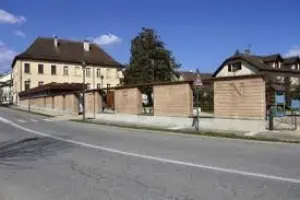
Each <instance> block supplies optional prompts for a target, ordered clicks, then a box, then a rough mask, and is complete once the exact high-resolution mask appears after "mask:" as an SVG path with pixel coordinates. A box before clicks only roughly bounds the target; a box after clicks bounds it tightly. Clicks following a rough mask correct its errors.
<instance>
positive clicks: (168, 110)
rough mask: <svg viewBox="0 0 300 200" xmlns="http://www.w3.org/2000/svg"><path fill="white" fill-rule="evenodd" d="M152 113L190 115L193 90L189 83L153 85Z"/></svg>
mask: <svg viewBox="0 0 300 200" xmlns="http://www.w3.org/2000/svg"><path fill="white" fill-rule="evenodd" d="M153 93H154V115H156V116H174V117H175V116H182V117H190V116H192V113H193V91H192V89H191V87H190V85H189V84H187V83H182V84H171V85H155V86H154V87H153Z"/></svg>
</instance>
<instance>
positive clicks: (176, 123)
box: [96, 113, 266, 132]
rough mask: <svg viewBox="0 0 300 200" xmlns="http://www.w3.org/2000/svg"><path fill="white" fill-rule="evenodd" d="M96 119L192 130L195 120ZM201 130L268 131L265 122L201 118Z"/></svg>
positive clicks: (107, 116)
mask: <svg viewBox="0 0 300 200" xmlns="http://www.w3.org/2000/svg"><path fill="white" fill-rule="evenodd" d="M96 119H97V120H99V121H102V122H110V123H120V124H131V125H138V126H150V127H161V128H176V127H178V129H185V128H192V123H193V118H187V117H163V116H143V115H129V114H104V113H103V114H102V113H101V114H96ZM199 123H200V129H204V130H224V131H225V130H226V131H228V130H232V131H246V132H260V131H265V130H266V121H265V120H246V119H224V118H200V120H199Z"/></svg>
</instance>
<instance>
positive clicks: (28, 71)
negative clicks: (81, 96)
mask: <svg viewBox="0 0 300 200" xmlns="http://www.w3.org/2000/svg"><path fill="white" fill-rule="evenodd" d="M83 66H85V67H83ZM84 69H85V76H83V72H84ZM121 69H122V65H121V64H120V63H118V62H117V61H116V60H114V59H113V58H112V57H110V56H109V55H108V54H107V53H106V52H105V51H104V50H103V49H101V48H100V47H99V46H97V45H96V44H91V43H89V42H88V41H84V42H78V41H70V40H63V39H58V38H57V37H54V38H41V37H39V38H37V39H36V40H35V41H34V42H33V43H32V44H31V46H30V47H29V48H28V49H27V50H26V51H25V52H23V53H21V54H19V55H17V56H16V57H15V58H14V60H13V63H12V79H13V87H12V93H13V99H14V103H15V104H18V101H19V97H18V93H19V92H22V91H24V90H27V89H30V88H34V87H37V86H39V85H42V84H47V83H51V82H56V83H82V82H83V79H85V83H86V84H87V87H88V89H96V88H106V87H114V86H118V85H119V84H120V79H121V78H123V75H122V70H121Z"/></svg>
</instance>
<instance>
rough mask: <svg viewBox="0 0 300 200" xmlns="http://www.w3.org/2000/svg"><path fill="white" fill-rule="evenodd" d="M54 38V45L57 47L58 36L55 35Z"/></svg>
mask: <svg viewBox="0 0 300 200" xmlns="http://www.w3.org/2000/svg"><path fill="white" fill-rule="evenodd" d="M53 40H54V47H55V48H57V47H58V37H57V36H54V38H53Z"/></svg>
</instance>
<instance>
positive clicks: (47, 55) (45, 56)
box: [12, 37, 122, 67]
mask: <svg viewBox="0 0 300 200" xmlns="http://www.w3.org/2000/svg"><path fill="white" fill-rule="evenodd" d="M17 59H30V60H45V61H57V62H67V63H78V64H81V63H82V62H83V61H85V62H86V63H87V64H91V65H100V66H109V67H121V66H122V65H121V64H120V63H118V62H117V61H116V60H114V59H113V58H112V57H111V56H109V55H108V54H107V53H106V52H105V51H104V50H103V49H101V48H100V47H99V46H97V45H96V44H90V50H89V51H88V52H85V51H84V48H83V42H77V41H71V40H62V39H58V47H55V45H54V39H53V38H41V37H39V38H37V39H36V40H35V41H34V42H33V43H32V44H31V45H30V46H29V48H28V49H26V51H25V52H23V53H21V54H19V55H17V56H16V57H15V59H14V62H15V60H17ZM14 62H13V65H14ZM13 65H12V66H13Z"/></svg>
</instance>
